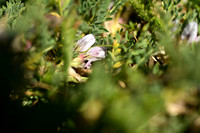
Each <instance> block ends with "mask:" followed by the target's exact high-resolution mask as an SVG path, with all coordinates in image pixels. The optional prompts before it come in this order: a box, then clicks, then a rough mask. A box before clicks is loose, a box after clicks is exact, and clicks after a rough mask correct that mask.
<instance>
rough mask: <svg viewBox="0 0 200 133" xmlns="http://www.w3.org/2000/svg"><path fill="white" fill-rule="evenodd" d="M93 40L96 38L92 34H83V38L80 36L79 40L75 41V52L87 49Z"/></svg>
mask: <svg viewBox="0 0 200 133" xmlns="http://www.w3.org/2000/svg"><path fill="white" fill-rule="evenodd" d="M95 42H96V39H95V37H94V35H92V34H88V35H86V36H84V37H83V38H81V39H80V40H78V42H77V43H76V47H75V50H76V51H77V52H85V51H87V50H88V49H89V48H90V47H91V46H92V45H93V44H94V43H95Z"/></svg>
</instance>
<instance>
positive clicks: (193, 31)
mask: <svg viewBox="0 0 200 133" xmlns="http://www.w3.org/2000/svg"><path fill="white" fill-rule="evenodd" d="M197 32H198V24H197V23H196V22H194V21H192V22H190V23H189V24H188V25H187V26H186V27H185V28H184V29H183V32H182V35H181V39H187V40H188V42H189V43H192V42H195V41H196V39H197Z"/></svg>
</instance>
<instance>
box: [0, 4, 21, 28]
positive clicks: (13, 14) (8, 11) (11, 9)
mask: <svg viewBox="0 0 200 133" xmlns="http://www.w3.org/2000/svg"><path fill="white" fill-rule="evenodd" d="M24 10H25V7H24V4H23V3H21V0H9V2H6V6H2V8H1V9H0V17H5V18H4V19H6V21H7V23H8V24H9V26H14V24H15V19H16V18H17V17H19V16H20V14H21V13H22V12H23V11H24Z"/></svg>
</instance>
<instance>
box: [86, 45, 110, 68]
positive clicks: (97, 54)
mask: <svg viewBox="0 0 200 133" xmlns="http://www.w3.org/2000/svg"><path fill="white" fill-rule="evenodd" d="M85 55H86V58H85V59H86V60H88V62H87V63H86V64H85V66H84V67H85V68H89V67H90V66H91V63H92V62H93V61H97V60H101V59H103V58H105V57H106V53H105V51H104V49H103V48H101V47H98V46H96V47H92V48H91V49H89V50H88V51H87V52H86V54H85Z"/></svg>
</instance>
